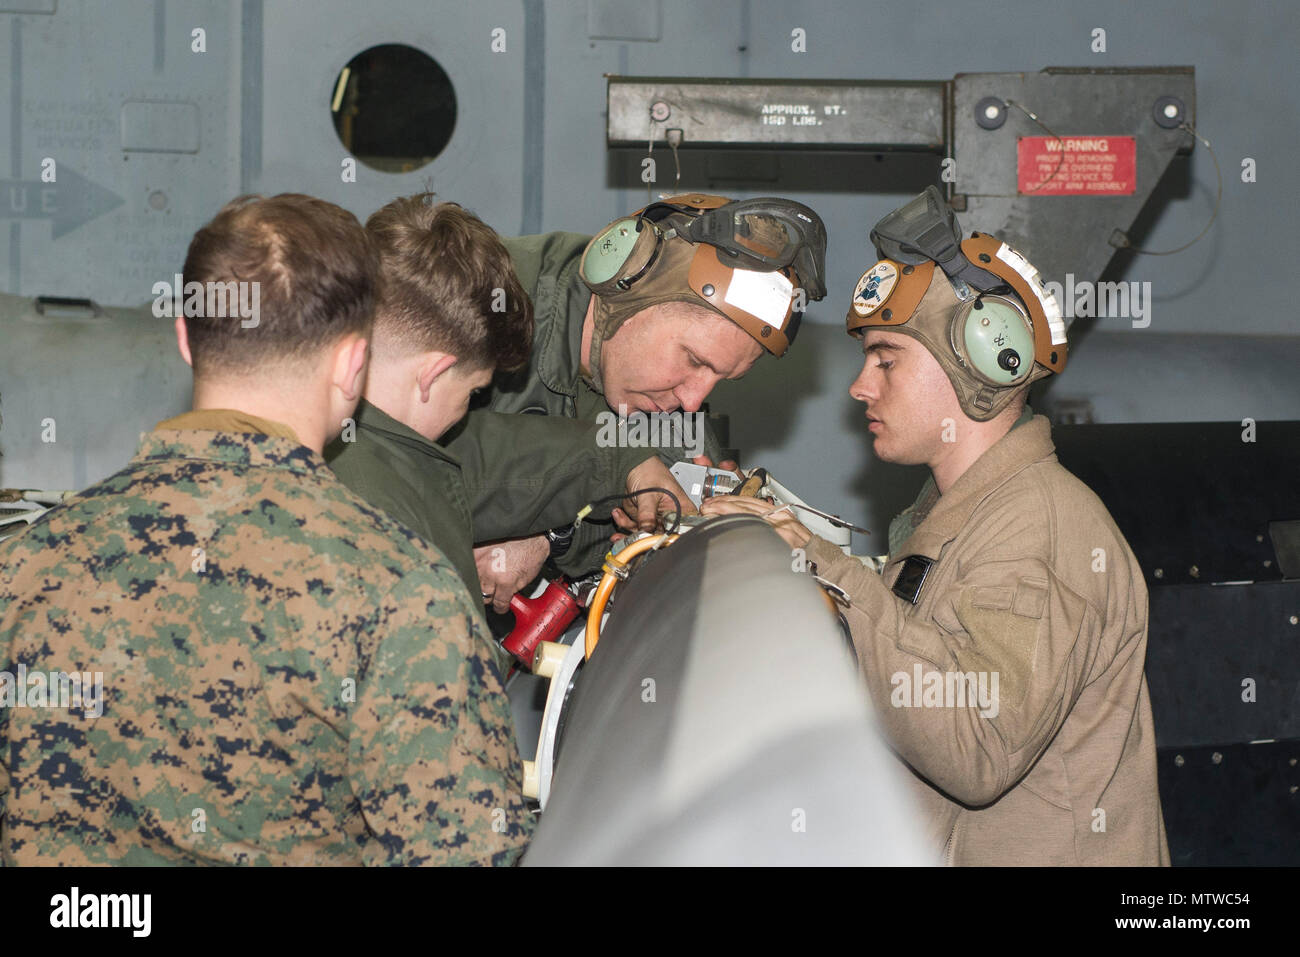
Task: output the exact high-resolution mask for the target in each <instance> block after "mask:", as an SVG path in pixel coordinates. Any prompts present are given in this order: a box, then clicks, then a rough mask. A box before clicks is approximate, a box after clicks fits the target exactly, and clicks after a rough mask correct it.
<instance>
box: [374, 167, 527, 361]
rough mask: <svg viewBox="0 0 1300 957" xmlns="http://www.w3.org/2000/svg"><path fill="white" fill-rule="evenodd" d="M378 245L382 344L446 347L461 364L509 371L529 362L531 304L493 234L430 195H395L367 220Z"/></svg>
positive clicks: (379, 341) (413, 348)
mask: <svg viewBox="0 0 1300 957" xmlns="http://www.w3.org/2000/svg"><path fill="white" fill-rule="evenodd" d="M366 231H367V232H369V233H370V234H371V236H373V237H374V239H375V242H376V243H377V245H378V247H379V252H380V259H381V262H382V271H383V292H382V294H381V296H380V299H379V304H378V307H377V309H376V312H375V337H376V341H377V344H378V345H379V346H380V347H381V348H387V347H390V346H391V347H392V348H394V349H396V350H399V351H400V352H402V353H411V352H431V351H438V352H446V353H448V354H449V355H454V356H455V357H456V358H457V359H458V360H459V361H460V363H461V364H462V366H463V367H464V368H465V369H494V370H499V371H503V372H509V371H512V370H515V369H519V368H521V367H522V366H524V365H526V364H527V363H528V357H529V355H530V354H531V353H532V347H533V304H532V303H531V302H530V301H529V299H528V294H527V293H526V292H524V288H523V286H522V285H521V284H520V282H519V277H518V276H516V275H515V269H514V266H513V264H512V263H511V262H510V254H509V253H508V252H507V251H506V247H505V245H504V244H503V243H502V242H501V239H500V237H499V236H497V234H496V232H495V231H493V229H492V228H491V227H490V226H488V225H487V224H486V223H484V222H483V221H482V220H481V219H479V218H478V217H477V216H475V215H474V214H473V213H471V212H469V211H468V210H465V209H462V208H461V207H460V206H458V205H457V204H456V203H434V202H433V196H432V194H431V193H421V194H418V195H416V196H406V197H403V198H401V199H395V200H393V202H391V203H389V204H388V205H387V206H385V207H383V208H382V209H380V210H379V211H377V212H376V213H375V214H374V215H373V216H371V217H370V218H369V219H368V220H366Z"/></svg>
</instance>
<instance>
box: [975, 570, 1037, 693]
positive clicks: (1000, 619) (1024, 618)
mask: <svg viewBox="0 0 1300 957" xmlns="http://www.w3.org/2000/svg"><path fill="white" fill-rule="evenodd" d="M1046 606H1047V582H1046V581H1044V580H1043V579H1035V578H1021V579H1019V581H1017V583H1016V586H1015V588H1014V589H1012V588H1010V587H1008V586H988V585H983V586H981V585H975V586H971V587H969V588H965V589H963V590H962V593H961V596H960V598H959V599H958V601H957V609H956V611H957V619H958V620H959V621H960V622H961V625H962V627H963V628H964V629H965V631H966V634H968V635H970V637H971V643H970V645H969V646H968V647H967V648H966V649H965V650H964V651H963V653H962V654H960V655H959V656H958V663H959V664H960V665H961V667H962V668H963V669H964V670H973V671H988V672H994V671H996V672H997V673H998V680H999V684H1000V697H1001V702H1002V704H1004V705H1007V706H1009V707H1011V708H1013V709H1017V710H1018V709H1019V708H1020V706H1021V705H1022V704H1023V703H1024V700H1025V695H1026V694H1027V693H1028V691H1029V682H1030V680H1031V678H1032V675H1033V670H1034V660H1035V658H1036V657H1037V653H1038V628H1039V623H1040V620H1041V619H1042V617H1043V611H1044V609H1045V608H1046Z"/></svg>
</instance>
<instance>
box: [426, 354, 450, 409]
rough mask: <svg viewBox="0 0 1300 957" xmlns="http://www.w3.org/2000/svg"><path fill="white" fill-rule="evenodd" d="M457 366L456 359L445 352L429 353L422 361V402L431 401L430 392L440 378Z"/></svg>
mask: <svg viewBox="0 0 1300 957" xmlns="http://www.w3.org/2000/svg"><path fill="white" fill-rule="evenodd" d="M455 364H456V357H455V356H453V355H448V354H447V353H445V352H429V353H426V354H425V356H424V358H423V359H422V360H421V361H420V377H419V380H418V381H419V386H420V401H421V402H428V401H429V390H430V389H432V388H433V383H434V382H435V381H436V380H437V378H438V376H440V375H442V374H443V373H444V372H446V371H447V370H448V369H450V368H451V367H452V366H454V365H455Z"/></svg>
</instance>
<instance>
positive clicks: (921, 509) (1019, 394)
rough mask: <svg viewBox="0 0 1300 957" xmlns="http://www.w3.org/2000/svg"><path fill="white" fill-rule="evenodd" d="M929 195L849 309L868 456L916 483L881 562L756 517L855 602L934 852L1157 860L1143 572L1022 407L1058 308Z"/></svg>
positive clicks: (902, 220)
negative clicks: (875, 564) (858, 342)
mask: <svg viewBox="0 0 1300 957" xmlns="http://www.w3.org/2000/svg"><path fill="white" fill-rule="evenodd" d="M932 191H933V188H931V191H927V193H926V194H923V196H922V197H919V198H918V199H917V200H914V201H913V202H912V203H910V204H908V205H907V206H905V207H904V208H903V209H901V210H899V211H898V212H897V213H895V214H891V216H890V217H886V219H885V220H882V221H881V223H880V224H878V225H877V229H876V232H873V234H872V238H873V240H874V241H876V243H877V246H878V248H880V252H881V257H882V258H881V261H880V262H879V263H877V264H876V265H875V266H873V267H872V268H871V269H870V270H868V271H867V272H866V273H865V274H864V275H863V277H862V279H861V280H860V281H859V283H858V287H857V289H856V290H855V291H854V298H853V303H852V306H851V308H850V311H849V314H848V328H849V332H850V334H851V335H854V336H856V337H859V338H861V339H862V344H863V351H864V353H865V356H866V363H865V365H864V367H863V370H862V373H861V375H860V376H859V377H858V378H857V380H856V381H855V382H854V383H853V384H852V386H851V387H850V389H849V393H850V395H852V396H853V397H854V398H855V399H857V400H859V401H861V402H863V403H864V404H865V405H866V416H867V418H868V420H869V422H870V424H869V425H868V428H869V429H870V431H871V432H872V434H873V436H874V448H875V452H876V454H877V455H878V456H880V458H881V459H883V460H885V461H888V462H897V463H901V464H911V465H916V464H925V465H928V466H929V467H930V470H931V477H930V478H929V479H928V480H927V481H926V483H925V486H924V487H923V488H922V490H921V494H920V496H919V497H918V498H917V501H916V502H915V503H914V504H913V505H912V506H911V507H910V508H909V509H907V510H906V511H905V512H904V513H903V514H902V515H900V516H899V517H898V518H896V519H895V521H894V523H893V524H892V525H891V527H890V535H889V545H890V553H889V558H888V561H887V563H886V565H885V567H884V569H883V572H882V573H881V574H876V573H874V572H873V571H871V570H870V569H869V568H868V567H866V566H865V565H863V564H862V563H861V562H860V561H858V560H857V559H854V558H852V557H850V556H846V555H844V554H843V553H842V552H841V551H840V550H839V549H838V548H836V547H834V546H832V545H831V544H830V543H828V542H826V541H824V540H823V539H821V538H818V537H817V536H813V535H811V533H809V531H808V530H807V529H806V528H804V527H803V526H802V525H801V524H799V523H798V522H797V521H795V520H794V519H793V518H791V517H790V515H789V514H788V513H784V512H783V513H781V514H780V515H773V516H772V518H771V520H772V521H773V523H774V524H775V526H776V528H777V531H778V532H779V533H780V534H781V535H782V537H783V538H785V539H786V541H787V542H788V543H789V544H790V545H791V546H792V547H794V548H802V549H804V550H805V552H806V556H807V559H808V560H809V562H810V563H811V564H812V565H814V566H815V567H816V571H817V573H818V574H820V575H821V576H823V577H824V578H826V579H828V580H829V581H831V582H834V583H835V584H837V585H839V586H840V587H842V588H843V589H844V590H845V591H846V592H847V594H848V596H849V598H850V599H851V606H850V607H849V608H847V609H846V611H845V615H846V618H847V620H848V623H849V626H850V629H851V633H852V637H853V644H854V647H855V649H856V651H857V655H858V661H859V664H860V666H861V671H862V675H863V677H864V679H865V681H866V684H867V687H868V689H869V692H870V694H871V697H872V699H873V701H874V702H875V704H876V710H877V713H878V714H879V716H880V719H881V722H882V724H883V726H884V730H885V733H886V735H887V737H888V739H889V741H890V743H891V744H892V745H893V747H894V749H895V750H896V751H897V753H898V754H899V756H900V757H901V758H902V759H903V760H904V761H905V762H906V763H907V765H908V766H909V767H910V769H911V770H912V771H913V772H914V783H915V784H916V794H917V798H918V801H919V803H920V806H921V808H922V811H923V814H924V818H925V820H926V822H927V824H928V827H929V830H930V832H931V835H932V838H933V840H934V846H935V849H936V852H940V851H941V852H942V855H943V859H944V860H946V861H947V862H948V863H952V864H976V865H979V864H1130V865H1132V864H1139V865H1141V864H1147V865H1167V864H1168V863H1169V851H1168V848H1167V844H1166V839H1165V829H1164V820H1163V817H1162V815H1161V810H1160V799H1159V793H1158V791H1157V787H1156V741H1155V728H1154V724H1153V722H1152V717H1151V704H1150V699H1149V696H1148V693H1147V683H1146V678H1145V676H1144V674H1143V663H1144V661H1145V658H1146V644H1147V593H1146V586H1145V583H1144V581H1143V577H1142V571H1141V569H1140V568H1139V567H1138V564H1137V560H1136V559H1135V558H1134V556H1133V553H1132V552H1131V551H1130V549H1129V547H1128V544H1127V543H1126V542H1125V541H1124V537H1123V535H1122V534H1121V533H1120V531H1119V529H1118V528H1116V526H1115V523H1114V521H1113V520H1112V519H1111V517H1110V514H1109V513H1108V512H1107V510H1106V507H1105V506H1104V505H1103V504H1102V503H1101V501H1100V500H1099V499H1098V498H1097V496H1096V495H1095V494H1093V492H1092V491H1091V490H1090V489H1089V488H1088V487H1087V486H1085V485H1084V484H1083V483H1082V482H1080V481H1079V480H1078V479H1077V478H1075V477H1074V476H1073V475H1071V474H1070V473H1069V472H1068V471H1066V470H1065V469H1064V468H1062V467H1061V465H1060V464H1058V462H1057V460H1056V455H1055V453H1054V446H1053V445H1052V439H1051V427H1050V425H1049V423H1048V421H1047V419H1046V418H1044V417H1043V416H1035V415H1032V413H1031V412H1030V411H1029V409H1028V408H1027V407H1025V404H1024V403H1025V397H1026V394H1027V391H1028V388H1029V385H1030V383H1032V382H1034V381H1036V380H1038V379H1040V378H1042V377H1043V376H1046V375H1049V374H1053V373H1057V372H1060V371H1061V370H1062V369H1063V368H1064V366H1065V357H1066V342H1065V328H1064V323H1063V322H1062V320H1061V315H1060V311H1059V308H1058V307H1057V306H1056V303H1055V301H1054V300H1053V299H1052V297H1051V294H1050V293H1049V292H1047V291H1046V290H1045V289H1044V288H1043V286H1042V283H1041V281H1040V280H1039V277H1038V273H1037V271H1036V270H1035V269H1034V268H1033V267H1032V266H1030V265H1029V263H1028V262H1026V261H1025V259H1024V258H1023V257H1022V256H1020V255H1019V254H1018V253H1017V252H1016V251H1015V250H1014V249H1011V248H1010V247H1009V246H1007V245H1006V244H1004V243H1001V242H999V241H998V240H997V239H995V238H994V237H991V236H987V235H980V234H978V233H977V234H975V235H974V236H973V237H972V238H970V239H967V240H965V241H964V242H962V241H960V232H959V230H958V229H957V228H956V221H955V219H954V218H952V216H951V213H949V212H947V210H946V207H942V206H941V204H942V200H941V199H940V197H939V196H938V193H937V191H933V192H932ZM945 221H947V222H949V223H950V224H951V241H949V242H941V243H934V236H936V235H940V234H943V235H947V234H946V233H944V230H943V229H933V227H935V225H936V224H938V225H939V226H943V225H944V223H945ZM926 227H931V228H932V229H933V231H932V232H930V234H929V237H928V238H929V242H928V243H927V242H926V241H925V238H926ZM772 510H773V506H771V505H768V504H767V503H764V502H761V501H758V500H755V499H749V500H741V499H736V498H725V499H710V500H707V501H706V502H705V503H704V507H703V508H702V509H701V511H703V512H704V513H706V514H708V513H711V512H712V513H715V514H716V513H721V512H727V511H748V512H751V513H754V514H760V515H766V514H767V513H768V512H771V511H772Z"/></svg>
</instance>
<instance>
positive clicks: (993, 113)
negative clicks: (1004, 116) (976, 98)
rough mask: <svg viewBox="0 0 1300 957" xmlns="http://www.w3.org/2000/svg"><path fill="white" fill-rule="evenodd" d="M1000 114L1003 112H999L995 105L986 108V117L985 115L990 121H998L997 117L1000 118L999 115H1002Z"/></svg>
mask: <svg viewBox="0 0 1300 957" xmlns="http://www.w3.org/2000/svg"><path fill="white" fill-rule="evenodd" d="M1000 112H1001V110H999V109H998V108H997V106H995V105H994V104H992V103H990V104H989V105H988V106H986V107H984V115H985V116H986V117H987V118H988V119H990V120H995V119H997V117H998V113H1000Z"/></svg>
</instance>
